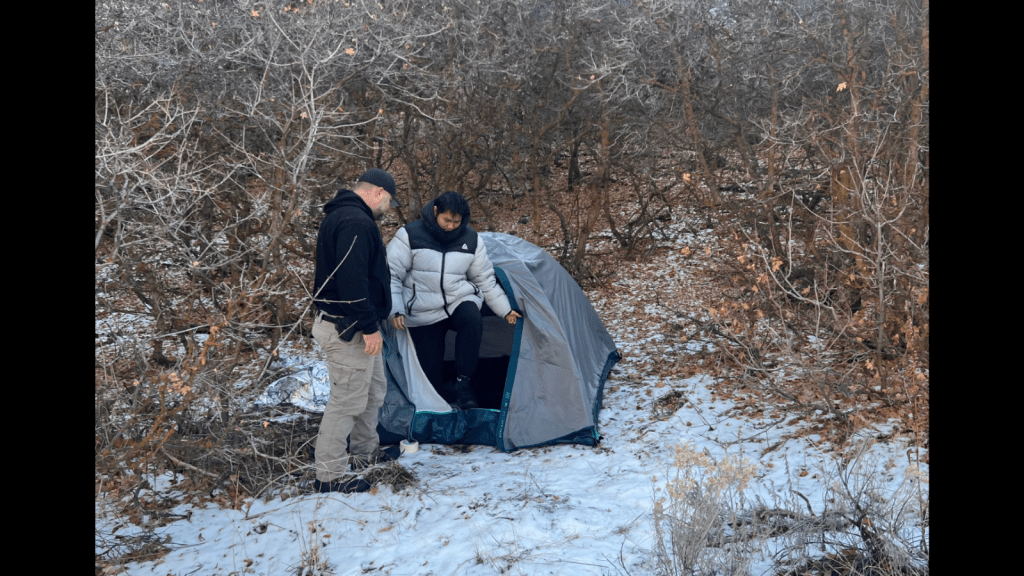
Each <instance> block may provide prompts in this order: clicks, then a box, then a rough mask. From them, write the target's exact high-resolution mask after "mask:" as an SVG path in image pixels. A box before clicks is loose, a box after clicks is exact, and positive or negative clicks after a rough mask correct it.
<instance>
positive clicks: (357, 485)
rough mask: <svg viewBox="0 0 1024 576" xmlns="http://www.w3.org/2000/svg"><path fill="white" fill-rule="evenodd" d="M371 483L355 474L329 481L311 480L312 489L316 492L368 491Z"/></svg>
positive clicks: (352, 492)
mask: <svg viewBox="0 0 1024 576" xmlns="http://www.w3.org/2000/svg"><path fill="white" fill-rule="evenodd" d="M372 487H373V485H372V484H370V483H369V482H367V481H366V480H363V479H362V478H358V477H356V476H342V477H341V478H336V479H334V480H331V481H330V482H321V481H320V480H313V490H314V491H316V492H342V493H344V494H354V493H357V492H369V491H370V488H372Z"/></svg>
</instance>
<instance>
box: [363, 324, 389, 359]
mask: <svg viewBox="0 0 1024 576" xmlns="http://www.w3.org/2000/svg"><path fill="white" fill-rule="evenodd" d="M363 341H364V342H366V348H364V349H363V351H364V352H366V353H367V354H369V355H370V356H376V355H377V354H380V351H381V348H383V347H384V337H383V336H381V334H380V330H378V331H376V332H374V333H373V334H363Z"/></svg>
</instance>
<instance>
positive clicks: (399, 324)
mask: <svg viewBox="0 0 1024 576" xmlns="http://www.w3.org/2000/svg"><path fill="white" fill-rule="evenodd" d="M391 325H392V326H394V327H395V330H405V316H402V315H401V314H399V315H398V316H395V317H394V318H392V319H391Z"/></svg>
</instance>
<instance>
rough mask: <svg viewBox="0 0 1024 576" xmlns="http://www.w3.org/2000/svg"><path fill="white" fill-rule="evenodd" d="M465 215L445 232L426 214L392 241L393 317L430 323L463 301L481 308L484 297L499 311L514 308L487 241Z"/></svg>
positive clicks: (418, 323)
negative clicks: (488, 251)
mask: <svg viewBox="0 0 1024 576" xmlns="http://www.w3.org/2000/svg"><path fill="white" fill-rule="evenodd" d="M427 208H429V206H428V207H424V214H425V215H426V214H429V212H428V210H427ZM466 220H468V218H467V219H465V220H463V223H462V225H461V226H460V227H459V228H458V229H456V230H455V231H453V232H447V233H446V232H444V231H442V230H441V228H440V227H439V226H438V225H437V222H436V221H433V219H430V220H428V219H427V217H426V216H425V217H424V218H422V219H420V220H416V221H415V222H411V223H409V224H408V225H406V226H403V227H402V228H400V229H399V230H398V232H396V233H395V237H394V238H392V240H391V242H389V243H388V247H387V252H388V266H389V267H390V269H391V302H392V311H391V316H392V317H394V316H395V315H396V314H404V315H405V317H406V318H405V325H406V326H425V325H427V324H434V323H435V322H439V321H441V320H444V319H445V318H447V317H448V316H449V315H450V314H451V313H452V312H454V311H455V308H457V307H458V306H459V304H462V303H463V302H466V301H472V302H474V303H476V305H477V308H480V306H481V303H482V302H483V301H485V300H486V301H487V306H488V307H489V308H490V309H491V310H492V311H493V312H494V313H495V314H496V315H497V316H499V317H505V316H506V315H508V313H509V312H511V311H512V306H511V305H510V304H509V301H508V296H506V295H505V291H504V290H503V289H502V287H501V285H500V284H499V283H498V281H497V279H496V278H495V275H494V266H493V265H492V264H491V260H490V258H488V257H487V249H486V248H485V247H484V243H483V242H482V241H481V240H480V237H479V236H478V235H477V233H476V230H473V228H472V227H471V226H470V225H469V223H468V222H467V221H466ZM431 225H433V226H431Z"/></svg>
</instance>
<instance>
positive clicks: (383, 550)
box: [96, 362, 927, 576]
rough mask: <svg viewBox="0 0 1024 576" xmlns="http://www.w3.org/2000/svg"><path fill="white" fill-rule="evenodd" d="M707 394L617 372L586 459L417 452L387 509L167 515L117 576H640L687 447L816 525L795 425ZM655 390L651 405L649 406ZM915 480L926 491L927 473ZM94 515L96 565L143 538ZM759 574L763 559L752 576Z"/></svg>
mask: <svg viewBox="0 0 1024 576" xmlns="http://www.w3.org/2000/svg"><path fill="white" fill-rule="evenodd" d="M710 382H711V381H710V379H709V378H706V377H703V376H696V377H692V378H687V379H679V380H671V381H665V380H659V381H657V382H656V381H653V380H650V379H645V378H644V376H643V375H641V374H639V373H637V372H636V371H635V370H633V369H632V368H631V367H630V363H629V362H624V363H622V364H620V365H619V367H617V368H616V370H615V371H614V372H613V374H612V378H611V379H610V380H609V382H608V384H607V386H606V390H605V391H606V394H605V400H604V408H603V410H602V411H601V414H600V432H601V434H602V436H603V439H602V441H601V443H600V445H599V446H597V447H583V446H573V445H559V446H551V447H543V448H536V449H524V450H519V451H516V452H513V453H509V454H506V453H502V452H500V451H498V450H496V449H494V448H490V447H480V446H473V447H452V446H440V445H422V446H421V447H420V448H421V449H420V450H419V451H418V452H416V453H412V454H405V455H403V456H402V458H401V459H400V463H401V464H403V465H404V466H406V467H407V468H408V469H409V470H411V471H413V472H414V473H415V475H416V476H417V478H418V483H417V484H416V485H415V486H412V487H407V488H405V489H403V490H401V491H400V492H399V493H397V494H396V493H394V492H393V491H392V490H391V488H390V487H383V488H380V489H379V490H377V491H376V493H365V494H352V495H340V494H307V495H302V496H299V497H291V498H287V499H284V500H282V499H280V498H277V497H274V498H271V499H269V500H267V501H264V500H262V499H257V500H254V501H251V502H248V503H246V505H244V506H243V507H242V509H241V510H231V509H221V508H218V507H216V506H215V505H212V504H211V505H208V506H206V507H195V506H193V505H191V504H182V505H180V506H178V507H176V508H174V509H172V510H171V511H170V513H169V515H168V516H169V517H180V518H179V519H177V520H175V521H173V522H170V523H168V524H166V525H164V526H162V527H160V528H157V529H156V536H158V537H159V538H160V539H161V540H163V541H164V542H165V545H166V546H167V547H169V548H170V550H171V551H170V552H169V553H168V554H166V555H165V556H163V557H161V558H158V559H156V560H154V561H150V562H139V563H134V564H128V565H125V566H123V568H122V569H123V570H124V571H123V572H121V573H125V574H160V575H165V574H169V575H175V576H177V575H181V576H184V575H198V574H239V575H241V574H265V575H277V574H286V573H287V574H296V573H301V574H337V575H348V574H378V573H379V574H389V575H396V576H397V575H407V574H408V575H413V574H415V575H430V574H434V575H453V574H459V575H476V574H480V575H483V574H488V575H489V574H527V575H535V574H594V575H599V574H600V575H604V574H608V575H611V574H627V573H628V574H632V575H639V574H650V573H654V568H655V566H654V563H653V559H652V549H653V546H654V541H653V538H654V536H653V534H654V530H653V524H652V508H653V503H654V501H655V499H656V498H658V497H660V495H662V494H659V493H656V489H658V488H663V487H664V484H665V480H666V478H668V477H670V474H671V473H672V470H671V463H672V457H673V447H674V446H675V445H676V444H679V443H683V442H691V443H692V444H693V445H694V448H695V450H697V451H706V453H708V454H710V455H711V457H712V458H713V459H716V460H720V459H722V458H724V457H725V456H726V455H727V454H728V455H734V456H742V457H745V458H748V459H750V460H751V462H752V463H754V464H756V465H757V473H756V479H755V480H754V482H753V483H752V484H751V485H750V486H749V487H748V490H747V492H746V493H745V495H748V496H751V497H754V498H759V499H760V500H761V501H763V502H766V503H771V502H774V501H778V500H779V499H780V498H787V497H789V495H790V494H791V491H797V492H799V493H800V494H802V495H803V496H805V497H806V498H807V499H808V501H809V502H810V503H811V505H812V506H813V507H814V509H815V512H816V513H820V512H821V511H822V508H823V506H824V505H825V503H824V498H825V491H826V489H827V486H826V484H825V481H826V479H827V478H829V477H830V473H829V471H830V470H834V469H835V463H834V461H833V458H834V457H833V456H832V455H830V454H827V453H825V452H823V451H822V450H821V449H820V448H818V447H817V446H816V445H815V441H816V440H819V439H818V438H816V437H815V436H813V435H810V436H804V437H800V438H789V439H787V440H785V441H783V442H782V444H781V445H777V443H778V442H779V441H780V439H781V438H782V437H783V436H784V435H785V434H786V433H787V432H790V433H791V432H794V431H795V427H794V426H795V425H790V424H786V423H782V422H778V421H774V420H771V419H767V418H766V419H764V420H763V421H756V420H750V419H746V418H738V417H736V416H732V415H730V414H732V413H733V412H731V409H732V408H734V405H733V404H731V403H730V402H727V401H722V400H718V399H717V398H716V397H713V394H712V393H711V392H712V390H711V389H710V388H709V384H710ZM659 384H660V385H659ZM651 390H653V391H655V392H656V393H654V394H651V395H650V396H648V395H647V392H648V391H651ZM667 394H674V395H677V396H681V400H682V402H680V403H679V407H678V409H677V410H675V411H674V412H673V413H671V414H666V413H665V411H664V410H658V409H655V407H656V403H657V400H658V399H659V398H662V397H664V396H665V395H667ZM878 432H879V433H882V432H885V431H884V430H879V431H878ZM868 436H870V434H865V438H866V439H868ZM871 459H872V462H873V465H874V466H875V467H876V470H877V473H879V474H883V475H884V478H883V480H884V483H885V484H887V485H889V486H891V487H892V489H893V490H895V489H896V486H897V485H898V484H899V483H900V482H901V481H903V480H904V478H905V476H906V473H907V472H908V471H909V472H910V473H911V476H920V474H919V473H918V472H916V469H915V467H914V466H910V464H911V463H910V462H909V461H908V456H907V455H906V446H902V445H899V444H898V443H876V444H874V445H873V446H872V449H871ZM908 466H909V468H908ZM921 472H922V473H923V475H924V476H925V477H926V475H927V465H922V470H921ZM172 480H173V476H171V475H170V474H168V475H165V476H163V477H160V478H157V479H156V481H155V482H154V483H153V484H154V485H153V486H152V488H153V490H154V491H155V492H156V493H157V494H158V495H164V496H168V497H173V496H174V490H175V487H174V485H173V482H172ZM924 488H925V489H926V486H925V487H924ZM96 514H97V516H96V534H97V551H100V550H101V548H102V547H103V546H108V545H110V543H111V542H112V541H113V540H114V539H116V538H117V537H118V536H120V537H121V538H125V537H127V536H130V535H132V534H136V533H138V532H139V530H140V529H139V528H138V527H136V526H133V525H131V524H128V523H127V522H125V521H124V520H123V519H118V518H117V517H116V516H114V515H107V514H105V510H104V506H103V504H102V502H98V503H97V507H96ZM145 520H146V519H144V521H145ZM770 567H771V559H770V558H769V557H767V556H766V557H764V558H761V559H760V560H759V561H758V563H755V565H754V566H752V567H751V568H752V570H751V573H753V574H765V573H768V570H769V568H770Z"/></svg>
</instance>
